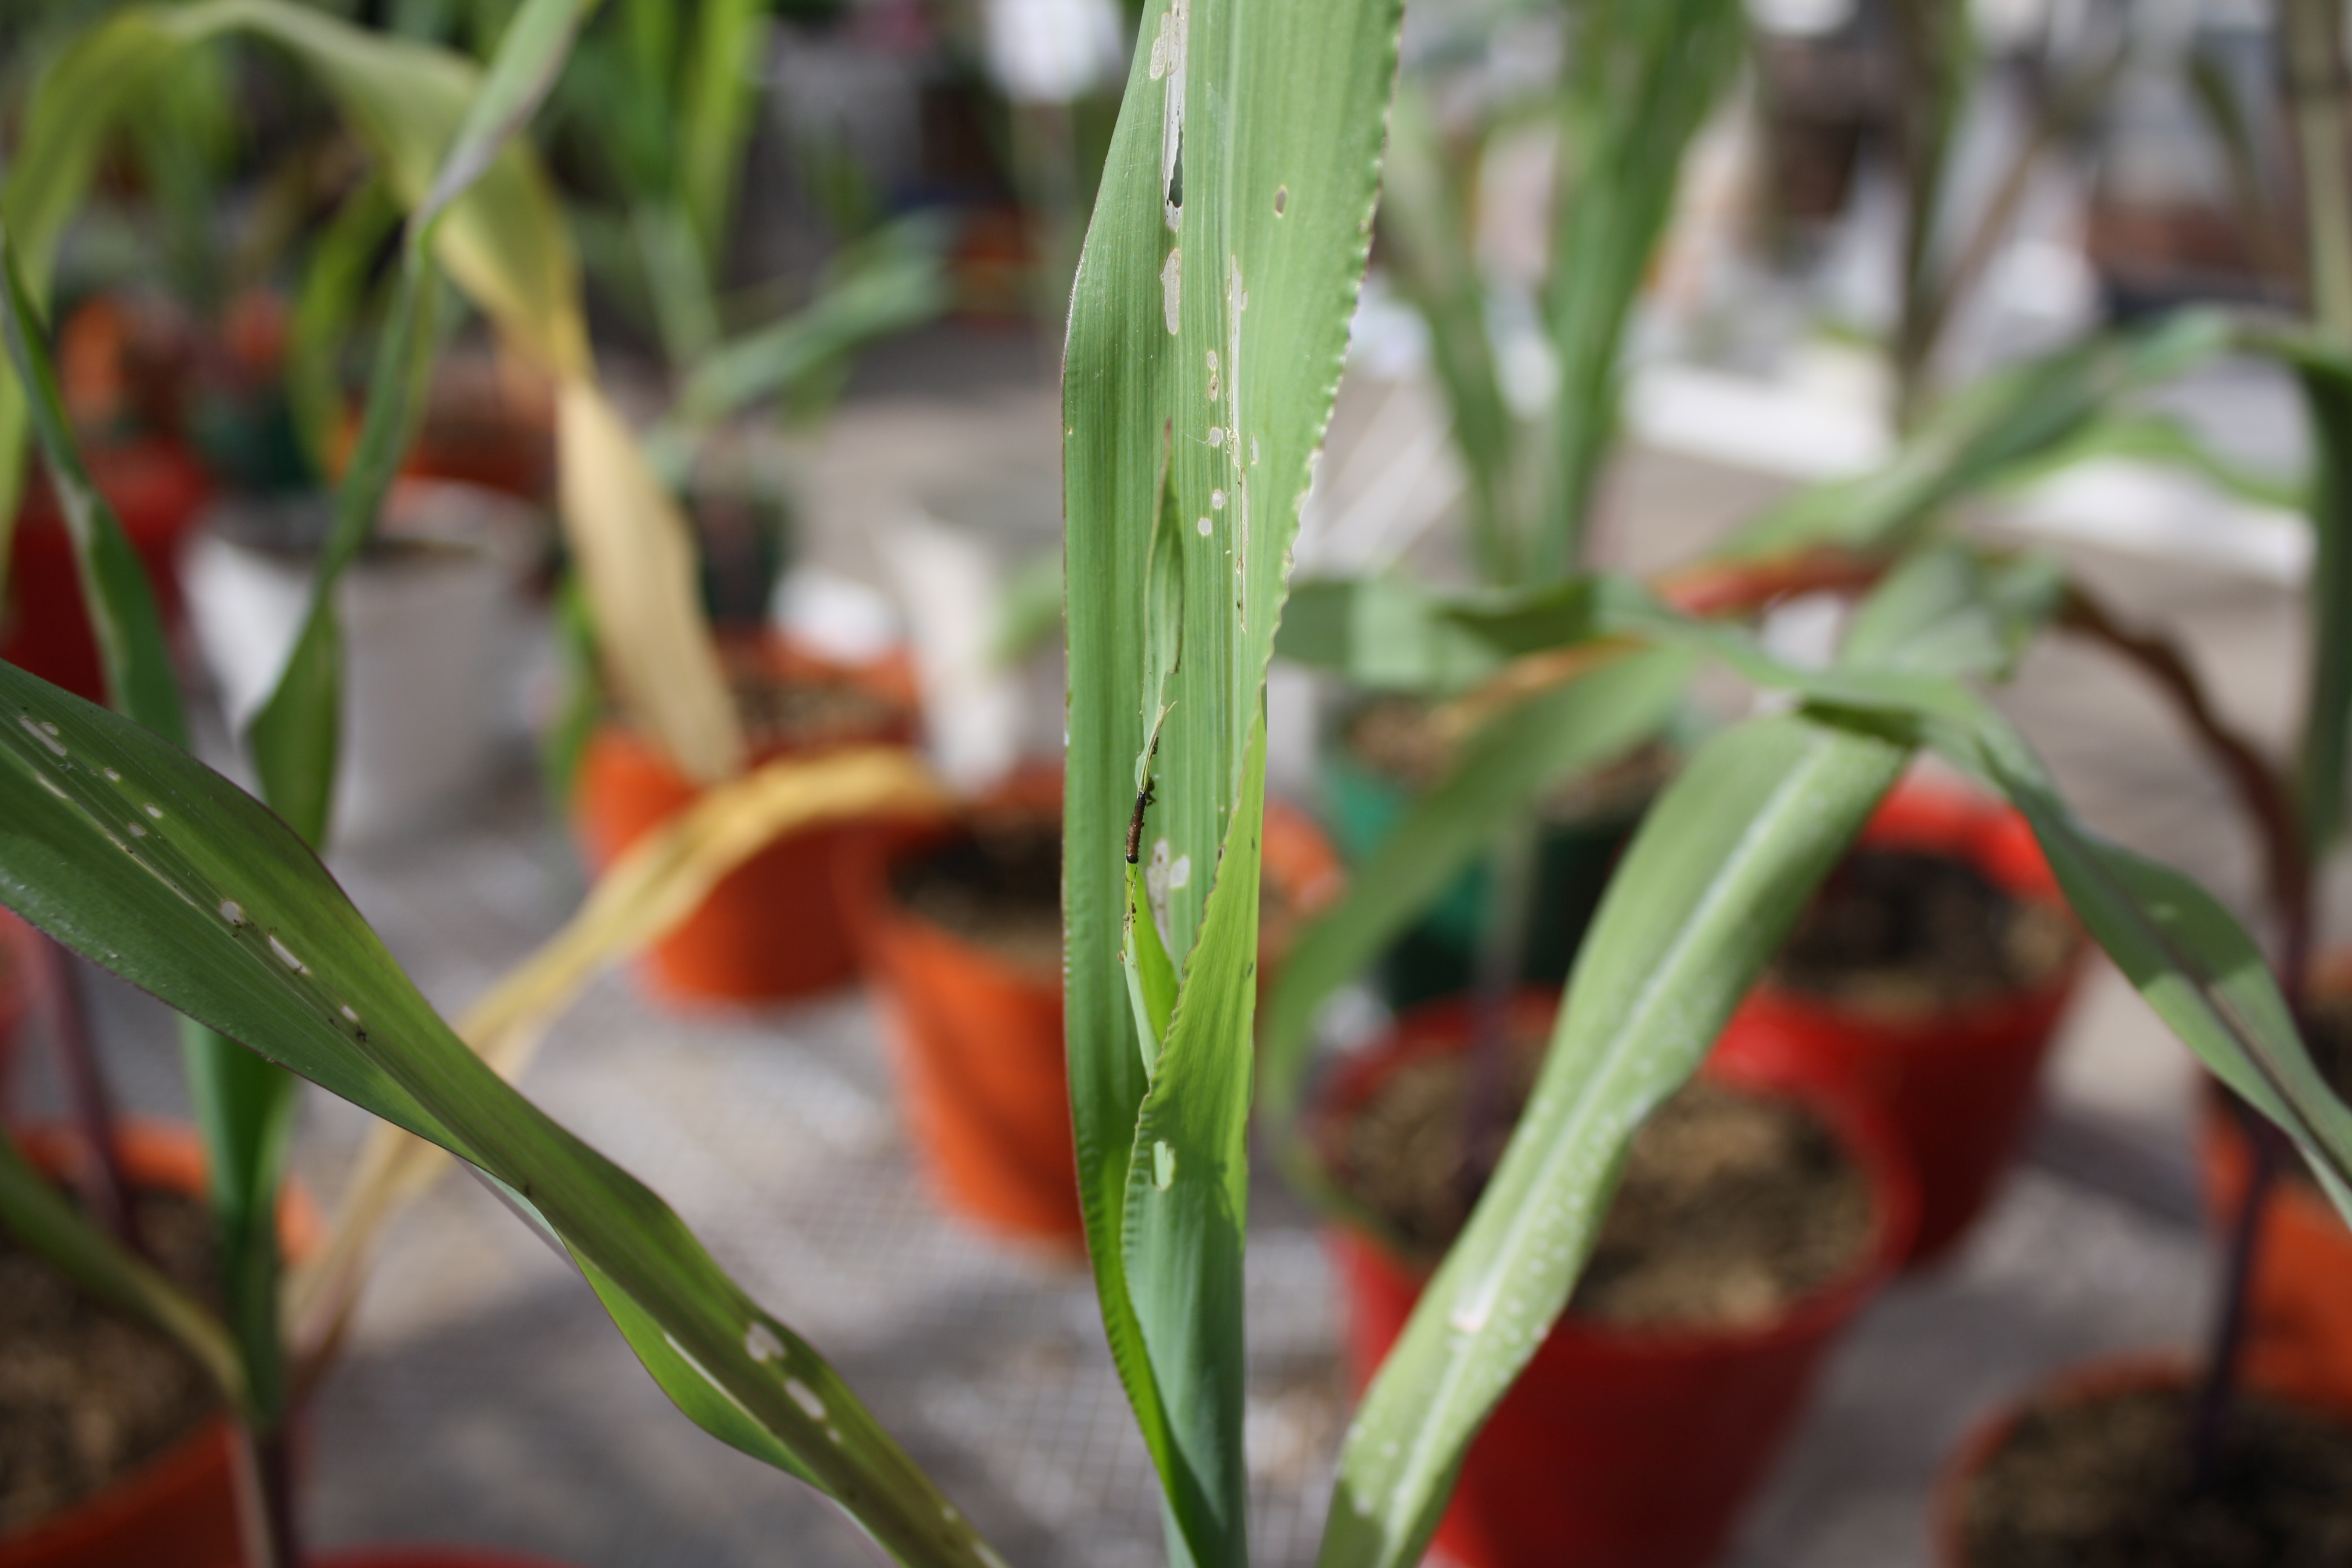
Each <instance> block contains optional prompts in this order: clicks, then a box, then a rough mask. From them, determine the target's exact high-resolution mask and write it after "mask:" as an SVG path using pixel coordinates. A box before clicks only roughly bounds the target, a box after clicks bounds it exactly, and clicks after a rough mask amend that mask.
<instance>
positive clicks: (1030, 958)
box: [890, 816, 1062, 973]
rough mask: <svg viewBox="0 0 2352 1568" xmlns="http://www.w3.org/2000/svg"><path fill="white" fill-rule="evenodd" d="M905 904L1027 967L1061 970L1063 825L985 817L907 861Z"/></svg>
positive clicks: (900, 882) (894, 886) (898, 872)
mask: <svg viewBox="0 0 2352 1568" xmlns="http://www.w3.org/2000/svg"><path fill="white" fill-rule="evenodd" d="M890 889H891V892H892V894H893V896H895V897H896V898H897V900H898V902H899V904H900V905H902V906H903V907H905V908H906V909H907V910H910V911H911V912H913V913H915V914H917V915H919V916H921V917H922V918H923V919H925V920H927V921H930V922H931V923H932V924H934V925H937V926H940V927H943V928H945V929H946V930H947V931H950V932H952V933H953V934H954V935H956V936H958V937H961V938H962V939H963V940H964V941H966V942H971V943H973V944H975V945H976V946H980V947H983V948H986V949H988V950H989V951H990V952H993V953H996V954H997V955H998V956H1000V957H1002V958H1003V959H1005V960H1007V961H1008V962H1010V963H1013V964H1015V965H1017V966H1019V967H1022V968H1025V969H1037V970H1045V971H1052V972H1056V973H1058V972H1059V970H1060V969H1061V966H1062V826H1061V823H1060V822H1059V821H1058V820H1055V819H1040V818H1037V817H1034V816H1032V817H1010V818H982V819H981V820H980V821H978V822H975V823H974V824H973V825H972V830H971V832H970V833H969V834H967V835H963V836H961V837H956V838H953V839H950V841H949V842H947V843H946V844H943V845H941V846H940V847H938V848H936V849H933V850H931V851H930V852H929V853H928V854H924V855H920V856H917V857H915V858H911V859H908V860H906V861H903V862H901V863H900V864H899V865H898V868H896V869H895V870H894V871H893V872H892V873H891V878H890Z"/></svg>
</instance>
